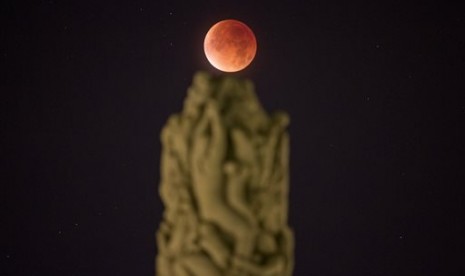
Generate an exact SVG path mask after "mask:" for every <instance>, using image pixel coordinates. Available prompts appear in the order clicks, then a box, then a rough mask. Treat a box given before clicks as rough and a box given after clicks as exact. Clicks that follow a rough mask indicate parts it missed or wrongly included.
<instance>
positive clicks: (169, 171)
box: [157, 72, 293, 276]
mask: <svg viewBox="0 0 465 276" xmlns="http://www.w3.org/2000/svg"><path fill="white" fill-rule="evenodd" d="M288 123H289V118H288V116H287V115H286V114H284V113H275V114H273V115H272V116H271V117H270V116H269V115H268V114H267V113H266V112H265V111H264V109H263V108H262V107H261V105H260V103H259V101H258V99H257V97H256V95H255V93H254V87H253V84H252V82H251V81H248V80H242V79H237V78H234V77H231V76H221V77H213V76H211V75H209V74H207V73H205V72H200V73H197V74H196V75H195V76H194V81H193V84H192V86H191V87H190V88H189V89H188V95H187V97H186V100H185V102H184V108H183V111H182V112H181V113H180V114H175V115H173V116H171V117H170V118H169V120H168V123H167V125H166V126H165V127H164V129H163V130H162V135H161V136H162V144H163V152H162V162H161V163H162V168H161V184H160V195H161V198H162V200H163V203H164V204H165V207H166V210H165V213H164V221H163V222H162V224H161V226H160V230H159V231H158V233H157V242H158V246H159V255H158V256H157V273H158V274H159V276H165V275H166V276H168V275H169V276H183V275H199V276H200V275H202V276H217V275H218V276H220V275H231V276H232V275H246V276H255V275H256V276H258V275H260V276H267V275H270V276H278V275H279V276H290V275H291V272H292V266H293V262H292V251H293V239H292V233H291V231H290V229H289V227H288V226H287V212H288V210H287V208H288V186H289V183H288V180H289V179H288V178H289V177H288V175H289V159H288V155H289V137H288V134H287V132H286V131H285V128H286V126H287V124H288Z"/></svg>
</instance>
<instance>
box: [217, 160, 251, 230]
mask: <svg viewBox="0 0 465 276" xmlns="http://www.w3.org/2000/svg"><path fill="white" fill-rule="evenodd" d="M224 171H225V173H226V179H227V180H226V199H227V201H228V203H229V204H230V205H231V207H232V208H234V209H235V210H236V211H237V212H238V213H239V214H240V215H241V216H242V217H244V219H245V220H246V221H247V223H248V224H249V225H251V226H255V225H256V220H255V217H254V215H253V213H252V211H251V210H250V207H249V206H248V203H247V200H246V185H247V180H248V178H249V172H248V169H247V168H245V167H242V168H238V165H237V164H236V163H234V162H228V163H227V164H225V168H224Z"/></svg>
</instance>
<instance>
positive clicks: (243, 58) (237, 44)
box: [204, 19, 257, 72]
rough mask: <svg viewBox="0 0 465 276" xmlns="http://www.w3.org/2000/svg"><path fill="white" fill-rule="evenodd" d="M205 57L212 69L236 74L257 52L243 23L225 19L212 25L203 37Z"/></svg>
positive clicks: (250, 34) (254, 41)
mask: <svg viewBox="0 0 465 276" xmlns="http://www.w3.org/2000/svg"><path fill="white" fill-rule="evenodd" d="M204 51H205V55H206V57H207V59H208V61H209V62H210V64H211V65H213V67H215V68H216V69H218V70H220V71H223V72H237V71H240V70H242V69H244V68H245V67H247V66H248V65H249V64H250V63H251V62H252V60H253V59H254V57H255V54H256V52H257V41H256V39H255V35H254V33H253V32H252V30H251V29H250V28H249V27H248V26H247V25H245V24H244V23H242V22H240V21H238V20H234V19H227V20H223V21H220V22H218V23H216V24H215V25H213V26H212V27H211V28H210V30H209V31H208V33H207V35H206V36H205V40H204Z"/></svg>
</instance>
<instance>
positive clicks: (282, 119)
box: [259, 113, 289, 188]
mask: <svg viewBox="0 0 465 276" xmlns="http://www.w3.org/2000/svg"><path fill="white" fill-rule="evenodd" d="M288 123H289V118H288V117H287V115H285V114H283V113H278V114H276V115H275V117H274V118H273V125H272V127H271V130H270V133H269V135H268V140H267V141H266V143H265V146H264V148H263V153H262V163H263V168H262V175H261V177H260V182H259V187H260V188H266V187H267V186H268V185H269V184H270V183H269V182H270V176H271V173H272V172H273V168H274V162H275V161H276V149H277V148H278V140H279V137H280V136H281V134H282V132H283V130H284V128H285V127H286V126H287V124H288Z"/></svg>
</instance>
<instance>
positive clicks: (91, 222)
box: [0, 0, 465, 276]
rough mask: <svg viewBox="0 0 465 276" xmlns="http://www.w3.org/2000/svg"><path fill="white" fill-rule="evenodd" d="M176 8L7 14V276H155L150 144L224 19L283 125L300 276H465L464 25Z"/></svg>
mask: <svg viewBox="0 0 465 276" xmlns="http://www.w3.org/2000/svg"><path fill="white" fill-rule="evenodd" d="M72 2H73V3H72ZM175 2H176V1H153V0H152V1H52V0H51V1H34V4H29V5H26V4H21V1H8V2H6V3H3V2H2V4H1V5H0V6H1V7H0V13H1V15H0V20H1V21H0V23H1V24H0V26H1V27H0V31H1V33H0V66H1V68H2V69H1V72H2V73H1V75H0V76H1V77H0V92H1V99H0V142H1V143H0V156H1V157H0V160H1V166H0V231H1V233H2V234H1V235H0V275H1V276H7V275H15V276H16V275H19V276H22V275H28V276H32V275H47V276H54V275H59V276H68V275H69V276H72V275H75V276H92V275H95V276H97V275H99V276H101V275H113V276H117V275H124V276H127V275H131V276H132V275H140V276H146V275H153V273H154V256H155V254H156V245H155V239H154V233H155V231H156V229H157V228H158V224H159V222H160V221H161V215H162V211H163V206H162V204H161V201H160V198H159V196H158V183H159V177H160V175H159V165H160V148H161V145H160V141H159V134H160V130H161V128H162V126H163V125H164V123H165V122H166V120H167V118H168V116H169V115H170V114H172V113H175V112H179V111H180V110H181V109H182V102H183V99H184V97H185V95H186V90H187V88H188V86H189V85H190V83H191V80H192V76H193V74H194V73H195V72H196V71H198V70H206V71H210V72H212V73H214V74H220V73H219V72H218V71H215V70H214V69H213V68H212V67H211V66H210V65H209V64H208V61H207V60H206V58H205V56H204V53H203V38H204V36H205V34H206V32H207V31H208V29H209V27H210V26H211V25H213V24H214V23H216V22H217V21H220V20H223V19H227V18H234V19H238V20H241V21H243V22H245V23H246V24H247V25H249V26H250V27H251V28H252V29H253V31H254V32H255V35H256V37H257V42H258V51H257V56H256V58H255V60H254V62H253V63H252V64H251V66H249V67H248V68H247V69H245V70H244V71H241V72H238V73H234V74H233V75H235V76H238V77H245V78H249V79H251V80H253V81H254V83H255V86H256V92H257V94H258V96H259V98H260V100H261V101H262V103H263V106H264V107H265V108H266V109H267V110H268V111H273V110H277V109H283V110H286V111H288V113H289V114H290V116H291V125H290V129H289V131H290V135H291V155H292V156H291V194H290V199H291V206H290V222H289V223H290V225H291V226H292V228H293V229H294V231H295V236H296V252H295V253H296V266H295V273H294V275H296V276H311V275H321V276H324V275H341V276H347V275H354V276H367V275H377V276H378V275H392V276H399V275H406V276H407V275H409V276H415V275H441V276H442V275H465V274H462V273H464V272H465V262H464V256H465V237H464V234H465V228H464V227H462V226H461V223H464V222H465V216H464V212H463V208H464V207H465V206H464V205H465V204H464V202H465V195H464V194H465V146H464V144H465V135H464V133H465V131H464V128H465V99H464V98H465V97H464V93H465V89H464V80H465V38H464V37H465V35H464V34H465V10H464V9H462V8H460V7H459V6H458V5H456V6H454V5H453V4H450V3H449V4H445V3H443V2H445V1H435V2H429V3H426V2H427V1H422V2H419V3H418V4H415V5H413V4H409V3H408V1H384V3H382V2H381V1H365V3H363V4H362V3H355V2H354V1H295V2H291V1H279V4H272V2H276V3H277V2H278V1H244V2H242V1H182V2H180V3H175ZM457 2H460V1H457ZM186 3H189V4H186ZM445 273H449V274H445Z"/></svg>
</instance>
